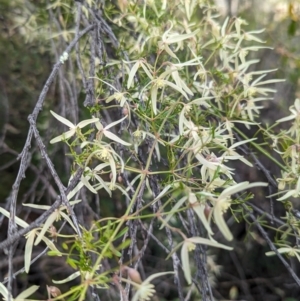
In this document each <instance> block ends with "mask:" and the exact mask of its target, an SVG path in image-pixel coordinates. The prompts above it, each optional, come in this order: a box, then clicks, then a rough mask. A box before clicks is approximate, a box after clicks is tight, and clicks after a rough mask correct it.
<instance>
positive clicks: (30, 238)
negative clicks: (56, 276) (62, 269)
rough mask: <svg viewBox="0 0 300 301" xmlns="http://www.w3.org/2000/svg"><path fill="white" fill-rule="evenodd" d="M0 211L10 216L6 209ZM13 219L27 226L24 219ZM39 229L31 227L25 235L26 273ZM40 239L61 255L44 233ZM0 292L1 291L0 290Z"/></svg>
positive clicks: (20, 224) (22, 225) (24, 226)
mask: <svg viewBox="0 0 300 301" xmlns="http://www.w3.org/2000/svg"><path fill="white" fill-rule="evenodd" d="M0 213H2V214H3V215H4V216H6V217H7V218H10V213H9V212H8V211H6V210H5V209H4V208H1V207H0ZM15 221H16V224H17V225H19V226H21V227H22V228H27V227H28V226H29V225H28V224H27V223H26V222H25V221H23V220H22V219H20V218H19V217H17V216H16V217H15ZM41 230H42V229H41V228H36V229H32V230H31V231H29V232H28V233H27V234H26V235H25V238H26V244H25V255H24V262H25V264H24V267H25V272H26V273H28V272H29V269H30V262H31V255H32V249H33V245H37V244H38V243H39V241H38V243H37V239H38V238H37V239H36V242H35V244H34V239H35V238H36V236H39V234H40V231H41ZM46 230H47V229H46ZM41 239H42V240H43V241H44V243H45V244H46V245H47V246H48V248H49V249H50V250H51V251H54V252H55V253H56V255H57V256H61V253H60V252H59V251H58V249H57V248H56V247H55V245H54V243H53V242H52V241H51V240H50V239H48V238H47V237H46V236H44V235H43V236H42V237H41ZM0 284H1V283H0ZM0 293H2V292H1V290H0ZM2 295H3V293H2ZM3 296H4V295H3ZM24 298H25V297H24Z"/></svg>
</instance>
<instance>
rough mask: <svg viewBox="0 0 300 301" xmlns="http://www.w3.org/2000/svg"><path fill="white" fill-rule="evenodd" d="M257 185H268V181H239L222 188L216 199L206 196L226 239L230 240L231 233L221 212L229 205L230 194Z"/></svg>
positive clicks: (231, 237)
mask: <svg viewBox="0 0 300 301" xmlns="http://www.w3.org/2000/svg"><path fill="white" fill-rule="evenodd" d="M258 186H268V183H262V182H255V183H249V182H248V181H246V182H241V183H238V184H235V185H233V186H230V187H228V188H226V189H224V190H223V191H222V193H221V194H220V195H219V197H218V198H217V199H215V198H212V197H208V199H209V200H210V201H211V202H212V203H213V205H214V208H213V216H214V219H215V222H216V224H217V226H218V228H219V229H220V231H221V232H222V234H223V235H224V237H225V238H226V239H227V240H229V241H230V240H232V239H233V235H232V233H231V232H230V230H229V228H228V226H227V224H226V222H225V220H224V217H223V214H224V213H225V212H226V211H227V209H228V208H229V207H230V206H231V196H232V195H233V194H235V193H238V192H240V191H242V190H245V189H249V188H252V187H258Z"/></svg>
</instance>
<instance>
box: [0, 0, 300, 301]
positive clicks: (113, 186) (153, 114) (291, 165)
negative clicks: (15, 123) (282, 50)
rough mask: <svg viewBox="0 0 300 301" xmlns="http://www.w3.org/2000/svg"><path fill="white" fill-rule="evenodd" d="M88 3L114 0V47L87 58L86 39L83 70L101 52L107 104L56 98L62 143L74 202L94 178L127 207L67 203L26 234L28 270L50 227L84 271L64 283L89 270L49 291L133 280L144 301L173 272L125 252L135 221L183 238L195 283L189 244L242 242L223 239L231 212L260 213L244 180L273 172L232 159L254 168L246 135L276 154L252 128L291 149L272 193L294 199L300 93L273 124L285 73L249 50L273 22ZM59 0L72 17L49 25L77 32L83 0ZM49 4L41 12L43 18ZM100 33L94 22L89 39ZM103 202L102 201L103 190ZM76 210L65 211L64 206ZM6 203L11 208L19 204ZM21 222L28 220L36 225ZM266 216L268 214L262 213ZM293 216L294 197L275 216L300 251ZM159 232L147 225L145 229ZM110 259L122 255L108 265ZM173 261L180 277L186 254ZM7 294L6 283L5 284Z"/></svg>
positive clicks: (58, 7) (92, 188)
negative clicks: (267, 113) (61, 104)
mask: <svg viewBox="0 0 300 301" xmlns="http://www.w3.org/2000/svg"><path fill="white" fill-rule="evenodd" d="M90 6H93V9H94V10H93V9H91V8H90ZM76 7H77V9H79V10H80V11H81V12H82V13H83V15H82V16H81V18H82V20H83V23H85V22H87V20H89V21H90V20H93V18H94V16H93V13H95V10H99V11H101V12H103V16H105V18H106V20H107V21H109V25H110V27H109V28H110V30H107V32H106V35H107V36H105V37H102V39H103V40H102V42H101V43H102V44H104V46H103V45H102V44H101V45H102V47H103V49H101V51H100V50H99V49H98V51H99V52H102V51H103V54H102V55H99V53H98V54H97V56H96V54H95V53H94V54H93V55H92V56H91V57H90V58H89V57H88V54H87V52H88V51H87V50H86V49H85V50H82V52H81V53H79V52H78V51H77V54H76V56H77V57H76V59H77V62H78V61H79V60H80V66H81V67H82V68H83V70H84V72H87V73H88V72H89V71H88V70H91V69H92V68H90V69H89V67H91V65H93V64H95V62H96V61H97V68H95V70H94V71H95V72H94V74H91V73H89V77H88V80H89V81H90V83H92V85H93V89H94V90H93V93H94V94H95V99H96V102H95V105H93V106H89V108H88V109H89V112H90V114H91V118H89V119H84V120H82V121H80V122H72V121H70V120H69V119H67V118H65V117H63V116H61V115H60V114H57V113H55V112H53V111H51V114H52V115H53V116H54V117H55V119H56V120H58V121H60V122H61V123H62V124H64V125H66V126H67V128H68V130H67V131H64V132H63V133H61V134H60V135H59V136H57V137H55V138H52V139H51V140H50V143H51V144H55V143H63V144H64V145H65V146H66V148H67V155H68V156H69V157H70V158H71V159H72V168H71V169H70V170H67V171H66V173H67V174H68V176H69V178H70V179H69V182H71V180H72V179H73V178H74V177H75V175H76V173H77V172H78V171H80V170H81V169H82V170H83V173H82V175H81V177H80V181H79V182H78V184H77V185H76V186H75V188H73V189H72V191H70V192H69V193H68V195H67V196H66V200H64V202H66V204H68V206H69V207H70V208H71V206H73V205H74V204H75V203H78V201H71V200H72V199H73V198H74V197H76V198H78V195H80V194H81V193H82V192H83V191H87V192H88V195H89V196H93V195H96V196H98V195H99V193H102V195H105V197H106V199H109V200H113V199H114V197H115V196H116V195H117V194H119V195H121V198H122V200H124V202H125V201H126V206H123V207H122V215H121V217H118V216H108V217H103V218H101V219H99V220H98V221H94V222H93V223H92V224H91V227H90V228H84V227H81V228H80V230H79V227H77V226H78V225H77V224H76V223H75V222H74V217H73V216H72V212H71V211H70V208H69V207H68V206H67V205H65V203H64V205H62V206H60V207H59V208H58V209H56V210H55V211H54V212H53V213H51V215H50V216H49V217H48V219H47V220H46V222H45V223H44V226H43V227H42V228H38V229H35V230H33V232H30V233H29V235H27V237H26V238H27V243H28V242H30V244H29V243H28V244H29V247H28V248H27V252H25V253H26V254H25V269H26V272H28V271H29V265H30V259H31V252H32V248H33V245H36V244H38V243H39V242H40V241H41V240H44V241H45V242H46V243H47V245H48V246H49V248H50V249H51V251H50V252H49V253H48V254H49V255H51V256H55V255H57V256H65V257H66V263H67V264H68V265H69V266H70V267H71V268H72V269H74V270H76V271H75V272H74V273H73V274H71V275H70V276H68V277H67V278H66V279H64V280H54V282H55V283H57V284H62V283H66V282H68V281H71V280H74V279H75V278H77V277H80V284H78V285H77V286H75V287H73V288H72V289H70V290H69V291H67V292H64V293H62V294H59V295H57V296H55V295H53V294H52V293H49V292H48V293H49V294H51V296H50V297H54V298H55V297H57V300H58V299H62V298H64V299H66V300H75V299H77V300H86V296H87V292H88V291H89V290H90V289H108V288H109V284H110V283H114V284H116V286H117V287H118V288H119V291H120V294H125V289H124V288H123V287H122V284H123V283H127V284H130V285H132V286H133V287H135V289H136V291H135V295H134V296H133V299H132V300H149V298H150V297H151V296H152V295H154V294H155V289H154V285H153V284H150V281H152V280H153V279H154V278H155V277H158V276H166V275H169V274H173V272H167V271H165V272H162V273H157V274H153V275H151V276H150V277H148V278H147V279H146V280H144V281H141V279H140V275H139V274H137V273H138V272H137V271H136V269H133V268H129V267H128V266H127V265H130V264H134V259H133V258H132V256H130V258H129V263H127V264H125V263H124V261H125V255H124V254H125V252H126V251H128V250H131V251H130V252H132V249H133V248H134V246H135V239H136V231H137V227H138V226H137V225H143V227H144V228H145V229H146V231H145V233H147V235H148V236H151V235H152V226H153V225H152V223H153V222H154V221H155V222H158V223H159V224H160V225H161V227H160V231H166V235H167V236H168V238H169V235H171V236H172V235H173V236H174V240H173V242H171V243H170V242H169V245H168V248H169V250H168V251H169V255H168V258H167V259H169V258H172V260H173V263H174V262H175V260H174V256H175V254H177V253H176V252H177V251H178V250H179V249H180V254H181V256H180V258H181V264H182V269H183V274H184V276H185V280H186V283H187V285H191V284H192V282H194V283H196V282H197V281H200V280H199V276H198V273H195V271H194V270H193V269H192V267H193V265H192V263H191V258H190V257H191V256H190V254H191V253H194V254H196V255H197V254H198V253H196V250H199V247H198V245H206V246H210V247H216V248H222V249H225V250H232V249H233V246H231V245H226V244H224V243H223V241H224V240H227V244H230V242H231V241H233V240H234V239H235V237H234V233H233V232H232V231H231V229H230V228H231V227H230V226H228V225H227V222H226V217H227V216H228V215H227V214H229V215H230V214H231V215H232V216H233V217H234V219H235V221H237V222H239V221H242V220H246V221H247V219H248V214H249V213H251V212H250V210H249V207H247V202H249V200H250V199H251V198H252V197H253V196H254V194H251V193H243V194H242V192H243V191H245V190H248V189H251V188H254V187H265V186H268V184H270V183H264V182H259V181H258V182H254V183H250V182H249V181H242V180H240V178H239V174H238V173H237V172H236V170H235V168H234V167H233V166H234V162H238V164H244V165H245V168H251V167H253V162H250V161H249V160H248V159H247V158H245V157H244V156H243V155H242V151H243V148H244V147H246V145H247V147H248V145H250V146H252V147H253V146H254V147H255V148H256V149H257V150H258V151H259V152H261V153H262V154H264V155H266V156H267V157H271V155H270V154H269V152H270V151H269V150H265V148H264V145H262V144H259V143H258V142H257V139H256V138H250V139H249V138H247V136H246V134H245V133H244V132H245V131H246V130H247V129H248V130H250V129H255V130H257V129H259V133H260V134H261V135H263V136H264V138H265V141H267V142H269V141H271V144H272V148H273V150H274V151H276V152H277V153H278V154H279V155H280V162H278V160H276V159H273V161H274V162H275V163H276V164H277V165H278V166H279V167H280V168H281V172H282V178H279V179H277V182H278V188H279V190H280V192H279V193H276V194H274V195H272V196H270V197H274V196H275V195H276V197H277V200H278V201H283V202H288V200H289V199H290V198H291V197H299V196H300V168H299V166H300V165H299V149H300V147H299V145H300V131H299V130H300V117H299V116H300V100H299V99H297V100H296V101H295V103H294V105H293V106H291V108H290V111H291V115H290V116H288V117H284V118H281V119H280V120H277V122H276V124H275V125H274V126H272V127H270V128H264V126H263V125H261V120H260V113H261V110H262V109H263V108H264V103H265V102H267V101H268V100H269V99H270V98H271V96H270V94H271V93H274V92H275V90H274V89H273V85H274V84H275V83H278V82H281V81H282V80H279V79H270V77H269V74H272V72H273V71H275V70H260V71H254V66H255V64H256V63H258V60H256V59H252V58H250V56H251V55H250V53H252V52H255V51H258V50H260V49H263V48H265V47H264V46H261V45H263V43H264V41H262V40H261V39H260V38H259V37H258V35H259V34H260V33H261V32H262V30H256V31H253V30H251V31H247V27H246V25H247V24H246V22H245V21H244V20H242V19H241V18H231V19H230V18H225V20H223V21H220V18H219V16H218V15H217V14H216V9H215V7H214V6H213V5H211V4H210V2H208V1H180V0H176V1H143V2H141V1H138V0H137V1H134V0H132V1H122V0H120V1H116V2H105V3H102V4H101V5H100V4H96V3H93V1H87V3H86V4H83V5H82V4H80V3H77V4H76ZM48 9H51V11H52V13H54V14H58V15H59V21H60V27H59V28H60V30H59V32H55V31H53V30H52V29H51V39H53V40H56V39H61V40H62V41H64V42H70V41H71V37H72V36H73V34H74V31H73V29H72V28H73V25H74V20H76V17H75V4H74V2H73V1H57V2H55V3H52V4H51V5H50V6H48ZM77 13H78V14H79V15H80V13H79V12H78V11H77ZM38 16H39V14H36V15H34V16H33V20H34V21H35V22H38V21H37V17H38ZM77 17H78V16H77ZM32 22H33V21H32ZM28 24H29V25H30V24H31V23H30V22H29V23H28ZM103 24H104V23H103ZM106 25H107V24H106ZM107 26H108V25H107ZM44 30H45V28H44ZM295 30H296V29H295V28H289V33H290V34H294V33H295ZM110 31H111V32H112V33H113V34H112V33H111V32H110ZM77 34H78V33H77ZM94 34H96V33H94ZM112 36H113V38H112ZM92 38H93V36H92V35H91V36H90V37H89V38H88V39H91V40H92ZM115 40H117V41H118V43H117V42H115ZM88 42H91V41H88ZM80 43H81V44H84V43H83V42H79V45H80V46H82V45H81V44H80ZM91 44H92V43H91ZM91 48H92V46H91ZM90 51H91V52H92V51H94V52H96V51H95V49H94V50H90ZM61 53H62V55H61V56H58V59H59V61H60V62H61V64H63V65H64V66H65V65H67V64H68V63H69V62H70V61H74V60H75V58H74V56H73V55H72V53H70V54H68V52H61ZM91 61H92V63H91ZM99 62H101V63H99ZM66 68H67V67H66ZM76 76H77V77H78V78H81V79H82V80H83V82H85V81H86V80H87V78H84V76H85V74H84V73H83V72H82V71H81V72H78V74H76ZM267 76H268V77H267ZM266 77H267V78H268V79H265V78H266ZM85 85H86V83H85ZM85 88H86V87H85ZM86 93H88V89H87V90H86ZM64 116H65V115H64ZM107 116H109V117H107ZM70 119H71V120H72V118H70ZM75 119H76V118H75ZM287 121H292V122H293V123H292V125H291V127H290V128H289V129H287V130H279V131H275V130H274V129H275V128H276V125H278V124H280V123H282V122H287ZM158 178H159V179H160V180H159V181H158V180H157V179H158ZM124 180H126V182H125V181H124ZM286 187H287V189H286V190H284V189H285V188H286ZM278 195H279V197H278ZM82 196H85V194H84V193H83V194H81V197H82ZM100 203H101V206H104V205H103V199H101V200H100ZM26 205H27V206H30V207H33V208H36V209H46V210H48V209H50V206H42V205H32V204H31V205H29V204H26ZM70 205H71V206H70ZM291 207H292V206H291ZM66 209H67V211H68V212H67V214H66V213H65V212H63V210H66ZM71 209H72V208H71ZM123 209H124V210H123ZM1 212H2V213H3V214H4V215H6V216H9V213H8V212H7V211H4V210H2V211H1ZM225 213H226V215H225ZM69 215H71V216H72V218H73V219H72V220H71V218H70V217H69ZM61 218H63V219H64V220H65V221H67V222H68V224H69V225H70V226H71V228H72V229H73V230H74V232H75V234H74V235H71V236H70V237H67V236H64V235H62V234H57V237H58V238H59V243H57V245H58V247H57V248H59V247H62V249H63V251H61V252H60V251H58V250H57V249H56V247H54V246H52V245H51V242H49V240H48V239H47V238H46V237H45V235H46V233H47V232H49V228H50V227H51V226H52V224H54V223H56V222H58V220H59V219H61ZM75 220H76V219H75ZM183 220H185V221H186V224H185V222H182V221H183ZM22 222H23V221H22V220H18V223H19V224H20V225H21V226H22V227H26V225H24V224H22ZM260 222H261V224H262V225H264V226H265V227H267V225H266V224H264V221H263V220H262V221H260ZM150 225H151V226H150ZM195 225H201V230H198V229H196V230H195V228H196V226H195ZM294 228H295V229H297V231H298V229H299V224H298V222H297V220H296V219H295V217H294V215H293V214H292V208H289V210H287V215H286V223H285V224H284V225H283V226H282V227H280V228H278V229H273V230H275V231H276V235H275V243H276V244H277V245H278V246H279V248H278V250H277V251H278V252H277V253H280V254H287V255H288V256H294V257H296V258H297V259H299V258H300V256H299V252H300V251H299V248H298V246H296V247H292V246H290V242H289V239H290V237H291V236H295V235H296V234H295V232H293V231H292V230H294ZM133 229H135V230H133ZM150 229H151V230H150ZM36 231H38V232H36ZM134 233H135V234H134ZM170 233H171V234H170ZM216 233H221V234H222V235H219V236H217V235H215V234H216ZM35 236H37V238H35ZM216 237H217V238H216ZM221 237H222V238H221ZM148 240H149V237H148V238H147V239H145V241H148ZM164 243H165V242H163V244H164ZM146 244H147V243H146ZM143 252H145V250H143V251H141V254H143ZM274 254H276V252H274V251H270V252H267V253H266V255H267V256H271V255H274ZM141 256H142V255H141ZM137 260H139V259H137ZM195 260H196V259H195ZM299 261H300V259H299ZM107 262H109V263H110V266H112V268H109V269H108V268H105V266H106V265H107ZM174 266H175V263H174ZM197 268H199V267H197ZM125 272H126V273H127V276H129V279H126V278H125V276H124V274H126V273H125ZM198 272H199V271H198ZM117 274H118V276H117ZM174 274H175V277H176V279H177V280H176V281H177V282H178V281H179V273H178V266H177V269H175V268H174ZM194 275H195V276H194ZM197 277H198V278H197ZM180 288H181V285H179V286H178V290H180ZM1 293H2V294H3V295H4V297H7V296H8V292H7V291H5V289H3V288H2V287H1ZM180 293H181V294H182V292H180ZM127 294H128V291H127ZM202 294H204V292H202ZM26 297H27V294H26ZM50 297H49V298H50Z"/></svg>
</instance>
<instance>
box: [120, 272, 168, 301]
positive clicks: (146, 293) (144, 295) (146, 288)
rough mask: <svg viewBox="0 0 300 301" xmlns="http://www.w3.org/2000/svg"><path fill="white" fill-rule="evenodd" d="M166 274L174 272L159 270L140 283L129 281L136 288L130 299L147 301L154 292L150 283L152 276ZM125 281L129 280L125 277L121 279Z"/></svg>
mask: <svg viewBox="0 0 300 301" xmlns="http://www.w3.org/2000/svg"><path fill="white" fill-rule="evenodd" d="M167 274H174V272H161V273H156V274H153V275H151V276H149V277H148V278H147V279H146V280H145V281H143V282H142V283H141V284H139V283H137V282H134V281H130V284H132V285H133V286H134V287H135V288H136V289H137V291H136V293H135V295H134V296H133V298H132V301H147V300H150V299H151V297H152V296H153V295H154V294H155V288H154V285H153V284H152V283H150V282H151V281H152V280H153V279H154V278H157V277H160V276H163V275H167ZM123 281H125V282H129V281H128V280H127V279H126V280H125V279H123Z"/></svg>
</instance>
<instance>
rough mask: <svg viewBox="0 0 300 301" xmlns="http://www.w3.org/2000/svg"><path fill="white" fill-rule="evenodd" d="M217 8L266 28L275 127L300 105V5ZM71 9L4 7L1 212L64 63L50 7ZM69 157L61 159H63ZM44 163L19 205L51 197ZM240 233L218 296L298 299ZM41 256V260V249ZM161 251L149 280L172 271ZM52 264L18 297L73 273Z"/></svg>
mask: <svg viewBox="0 0 300 301" xmlns="http://www.w3.org/2000/svg"><path fill="white" fill-rule="evenodd" d="M216 3H217V5H218V7H219V10H220V14H221V15H222V16H223V18H225V16H227V15H230V16H232V17H234V16H239V17H241V18H243V19H245V20H246V21H247V23H248V24H249V28H250V29H253V30H255V29H260V28H266V30H265V32H264V33H263V34H262V35H261V38H262V39H263V40H265V41H266V44H267V45H268V46H270V47H272V48H273V50H271V49H267V50H266V49H265V50H261V51H258V52H257V53H255V56H256V58H259V59H260V64H259V65H258V68H259V69H262V70H265V69H275V68H276V69H277V71H276V73H275V74H276V75H274V73H273V74H272V75H271V76H272V77H273V78H285V79H286V81H285V82H283V83H278V84H276V89H277V93H276V95H275V97H274V99H273V100H271V101H269V102H266V105H265V108H264V110H263V113H262V114H261V117H262V120H261V122H264V123H266V124H269V125H271V124H273V122H274V121H275V120H277V119H278V118H281V117H282V116H285V115H286V114H287V112H288V108H289V106H290V105H291V104H292V103H293V102H294V99H295V98H296V97H299V98H300V87H299V86H300V85H299V84H300V43H299V41H300V1H299V0H298V1H297V0H295V1H291V0H290V1H288V0H265V1H262V0H222V1H221V0H218V1H216ZM72 5H73V2H72V1H64V0H60V1H59V0H58V1H56V0H55V1H30V0H24V1H23V0H0V26H1V34H0V206H2V207H7V206H8V200H9V197H10V192H11V187H12V185H13V183H14V180H15V178H16V175H17V172H18V168H19V161H18V160H17V158H18V155H19V153H20V151H21V150H22V148H23V146H24V143H25V140H26V136H27V131H28V128H29V124H28V121H27V117H28V115H29V114H30V113H31V112H32V109H33V107H34V106H35V103H36V101H37V99H38V96H39V93H40V91H41V89H42V87H43V85H44V84H45V81H46V79H47V77H48V76H49V73H50V72H51V69H52V66H53V65H54V63H55V62H56V61H57V59H58V56H57V53H56V51H55V50H54V48H53V44H52V41H53V39H60V37H59V36H57V37H55V33H52V35H51V34H50V33H49V30H48V27H49V26H52V24H51V22H53V19H52V18H51V13H50V9H49V8H50V7H54V6H55V7H59V9H60V10H61V12H62V13H63V14H64V13H65V11H64V7H68V6H72ZM70 18H72V17H71V16H70ZM70 23H71V22H70ZM64 25H65V28H64ZM60 26H61V30H62V33H61V34H63V35H65V36H64V37H65V41H64V43H66V44H67V42H68V38H67V35H68V34H69V33H70V32H68V31H69V30H71V29H70V28H68V24H64V23H63V21H62V22H61V24H60ZM63 46H64V45H62V49H63ZM59 89H60V88H59V82H56V83H55V85H53V86H52V87H51V88H50V91H49V93H48V95H47V100H46V102H45V103H46V108H47V107H49V108H50V107H51V106H52V105H55V104H56V105H57V102H58V95H59ZM82 102H83V98H82ZM79 107H83V104H82V103H79ZM48 112H49V110H44V111H43V112H42V114H41V115H40V117H39V120H38V123H39V128H40V129H41V132H42V133H43V137H44V139H45V141H46V140H47V137H48V138H49V139H48V141H49V140H50V137H53V135H52V134H51V133H52V131H53V128H52V127H49V113H48ZM82 114H84V113H82ZM63 153H64V152H63V151H60V152H58V154H61V155H63ZM40 159H41V158H40V157H39V156H37V155H36V156H35V157H34V158H33V161H32V164H31V165H30V167H29V169H28V171H27V173H26V179H25V180H24V182H23V184H22V186H21V190H20V193H19V201H20V203H21V202H31V197H33V196H35V197H36V194H35V193H33V191H35V192H36V191H41V194H40V195H41V196H43V198H45V197H46V196H45V195H44V194H43V193H42V191H44V190H45V185H46V184H47V181H46V180H47V179H49V176H48V175H47V173H44V170H43V164H42V163H39V164H34V163H38V162H40ZM55 164H56V167H57V169H58V171H59V173H60V174H61V175H62V174H63V171H64V170H65V169H67V168H68V169H69V168H70V165H69V164H70V162H69V163H68V162H65V161H64V162H62V159H61V157H60V156H57V157H56V159H55ZM36 166H38V167H36ZM269 168H270V169H271V170H272V172H274V174H276V169H275V170H274V167H273V166H272V164H269ZM277 176H279V175H277ZM66 177H67V173H66ZM242 177H245V178H247V180H258V179H255V177H256V175H250V177H253V178H254V179H249V175H242ZM37 178H38V179H39V181H37ZM41 179H42V180H41ZM65 180H67V178H66V179H65ZM49 183H51V181H50V182H49ZM65 184H66V183H65ZM54 193H55V192H54ZM37 195H39V193H38V194H37ZM257 201H261V200H257ZM265 202H266V201H265ZM275 205H276V204H275ZM260 206H261V207H262V208H265V209H266V210H268V208H269V207H268V206H269V204H268V203H266V204H260ZM296 207H298V208H299V206H296ZM23 210H24V209H23ZM103 210H104V212H102V213H103V214H104V215H118V201H116V202H115V203H114V204H112V203H111V202H107V208H103ZM275 210H278V211H279V212H280V208H277V207H276V208H275ZM22 214H23V215H26V218H27V221H28V222H30V220H33V219H35V217H36V214H38V213H37V212H34V211H30V214H29V212H22ZM88 214H89V213H87V215H88ZM0 222H1V231H0V239H1V241H2V240H3V239H4V238H5V237H6V231H7V220H5V219H4V220H3V219H1V220H0ZM250 230H251V229H250ZM234 231H235V232H236V233H235V237H238V238H239V239H240V240H239V241H237V242H236V244H237V245H236V246H235V250H234V251H233V252H231V253H226V254H224V253H223V252H222V251H221V250H219V251H217V253H216V254H215V255H214V256H215V257H214V258H215V262H214V263H212V264H211V269H216V270H217V269H218V266H221V267H222V266H226V270H222V269H221V270H220V273H219V274H218V273H216V274H215V276H214V279H212V281H213V282H214V283H215V286H214V293H215V295H216V296H217V297H219V298H220V299H222V298H228V299H230V298H231V299H232V300H247V301H248V300H249V301H254V300H266V301H279V300H284V301H296V300H299V296H300V289H299V287H296V285H295V284H294V283H293V282H292V281H290V283H289V279H290V278H289V275H288V274H287V272H286V270H285V269H284V268H283V266H282V265H281V263H280V262H279V260H278V259H277V258H276V257H274V258H268V259H266V257H265V256H264V253H265V252H266V251H267V247H266V245H265V243H264V242H263V240H262V239H261V237H259V235H257V234H256V232H255V231H253V232H252V236H251V237H248V236H247V234H246V233H247V231H249V225H240V227H239V228H238V227H237V228H235V229H234ZM138 243H139V242H138ZM141 243H142V240H141ZM21 251H22V246H20V252H19V253H16V261H15V264H16V268H20V267H22V265H23V255H22V254H23V253H22V252H21ZM36 252H37V253H39V250H37V251H36ZM157 252H161V251H160V250H158V249H157V247H156V245H155V243H154V242H152V243H150V245H149V248H148V250H147V252H146V256H145V258H144V266H146V267H147V270H146V271H145V273H146V274H147V273H153V272H158V271H160V270H163V269H166V270H167V269H168V267H167V266H166V263H165V262H162V261H156V259H157V258H161V257H162V256H156V253H157ZM18 254H19V255H20V258H19V259H18V257H17V256H18ZM50 261H51V258H50ZM50 261H49V258H48V259H47V258H44V259H43V258H42V259H41V260H39V261H38V263H37V264H35V265H34V266H33V268H32V269H31V272H30V274H29V275H28V277H26V275H25V274H21V275H20V276H18V278H17V280H18V281H17V284H16V286H17V287H16V290H22V289H23V288H24V287H27V285H28V284H35V285H41V286H43V287H45V285H46V284H49V282H50V279H52V278H60V279H61V278H64V277H65V276H67V275H68V274H69V272H70V271H69V270H68V269H69V268H67V267H66V265H64V263H63V262H61V260H59V259H55V261H53V260H52V261H51V262H50ZM291 262H292V265H294V266H295V270H296V271H298V272H300V269H299V263H296V262H293V260H292V259H291ZM296 265H298V267H297V266H296ZM6 271H7V262H6V261H3V260H0V281H2V280H3V279H4V277H5V274H6ZM160 286H161V287H160V291H161V292H162V296H163V297H162V298H165V299H167V300H175V299H173V298H175V297H174V296H175V294H174V291H173V290H175V289H176V288H172V285H170V284H169V285H165V283H163V282H162V283H160ZM40 294H41V295H40V297H41V296H45V295H44V293H43V292H42V291H40ZM111 298H112V299H113V297H112V296H111ZM245 298H246V299H245ZM161 300H163V299H161Z"/></svg>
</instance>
